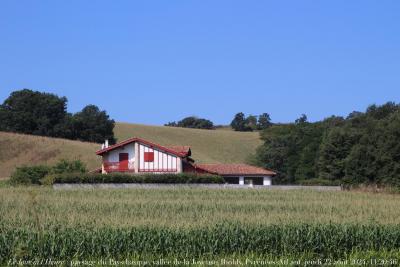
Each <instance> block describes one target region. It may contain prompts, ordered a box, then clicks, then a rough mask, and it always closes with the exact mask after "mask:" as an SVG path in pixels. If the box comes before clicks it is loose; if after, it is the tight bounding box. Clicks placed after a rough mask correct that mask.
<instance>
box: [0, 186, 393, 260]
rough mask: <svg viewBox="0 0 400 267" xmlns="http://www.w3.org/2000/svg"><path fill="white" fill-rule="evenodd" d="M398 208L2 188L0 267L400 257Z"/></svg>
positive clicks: (280, 198)
mask: <svg viewBox="0 0 400 267" xmlns="http://www.w3.org/2000/svg"><path fill="white" fill-rule="evenodd" d="M399 204H400V196H398V195H389V194H373V193H360V192H316V191H304V190H296V191H279V190H221V189H129V190H111V189H107V190H73V191H72V190H71V191H56V190H52V189H50V188H39V187H31V188H29V187H20V188H18V187H17V188H8V187H6V188H0V214H1V218H0V263H1V264H5V263H6V262H7V261H8V260H9V259H12V258H22V259H41V258H53V259H94V258H108V257H110V258H121V259H123V258H135V257H139V258H140V257H143V256H144V255H152V256H154V255H157V256H160V257H161V256H162V257H196V258H202V257H213V256H216V257H218V256H219V255H237V256H243V255H265V256H268V255H269V256H271V255H272V256H274V257H279V256H287V255H291V256H296V255H303V254H308V255H316V256H318V257H333V258H341V257H345V256H347V255H349V254H354V253H361V252H365V251H370V252H379V253H383V254H384V253H391V254H390V255H397V256H399V257H400V223H399V220H400V209H399V208H398V207H399ZM393 253H394V254H393ZM380 255H381V254H380Z"/></svg>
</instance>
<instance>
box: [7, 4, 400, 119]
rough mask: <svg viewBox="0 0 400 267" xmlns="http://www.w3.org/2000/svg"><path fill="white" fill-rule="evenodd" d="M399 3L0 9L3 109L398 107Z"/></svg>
mask: <svg viewBox="0 0 400 267" xmlns="http://www.w3.org/2000/svg"><path fill="white" fill-rule="evenodd" d="M399 14H400V1H388V0H385V1H366V0H363V1H338V0H335V1H333V0H332V1H322V0H321V1H314V0H313V1H261V0H260V1H252V0H250V1H244V0H242V1H222V0H218V1H200V0H198V1H188V0H181V1H161V0H160V1H133V0H132V1H121V0H119V1H30V0H29V1H28V0H21V1H14V0H12V1H7V0H6V1H5V0H2V1H1V2H0V101H1V102H2V101H3V100H4V99H5V98H6V97H7V96H8V95H9V94H10V92H12V91H13V90H16V89H22V88H30V89H35V90H39V91H47V92H52V93H56V94H58V95H60V96H66V97H67V98H68V100H69V105H68V109H69V111H70V112H76V111H79V110H80V109H82V108H83V107H84V106H85V105H86V104H96V105H98V106H99V107H100V108H101V109H105V110H107V112H108V113H109V114H110V115H111V117H112V118H114V119H115V120H117V121H126V122H136V123H145V124H163V123H165V122H168V121H172V120H179V119H181V118H183V117H184V116H188V115H197V116H200V117H205V118H208V119H211V120H212V121H214V122H215V123H216V124H228V123H229V122H230V121H231V119H232V118H233V116H234V114H235V113H237V112H239V111H242V112H244V113H246V114H260V113H263V112H268V113H270V114H271V117H272V119H273V121H275V122H289V121H294V120H295V119H296V118H297V117H299V115H300V114H302V113H305V114H307V115H308V117H309V119H310V120H312V121H315V120H320V119H323V118H324V117H327V116H330V115H332V114H336V115H347V114H348V113H349V112H351V111H353V110H365V108H366V107H367V106H368V105H369V104H372V103H377V104H382V103H384V102H386V101H389V100H391V101H395V102H400V16H399Z"/></svg>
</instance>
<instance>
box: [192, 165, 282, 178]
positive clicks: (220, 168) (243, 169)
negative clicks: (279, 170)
mask: <svg viewBox="0 0 400 267" xmlns="http://www.w3.org/2000/svg"><path fill="white" fill-rule="evenodd" d="M195 167H196V168H197V169H202V170H204V171H206V172H209V173H214V174H219V175H245V176H250V175H266V176H275V175H276V172H274V171H272V170H268V169H264V168H260V167H255V166H251V165H247V164H242V163H238V164H196V165H195Z"/></svg>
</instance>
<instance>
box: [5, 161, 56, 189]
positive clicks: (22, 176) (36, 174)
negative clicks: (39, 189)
mask: <svg viewBox="0 0 400 267" xmlns="http://www.w3.org/2000/svg"><path fill="white" fill-rule="evenodd" d="M50 172H51V167H49V166H42V165H38V166H23V167H17V169H16V170H15V171H14V172H13V173H12V174H11V178H10V182H11V184H40V180H41V179H43V178H44V177H45V176H46V175H47V174H49V173H50Z"/></svg>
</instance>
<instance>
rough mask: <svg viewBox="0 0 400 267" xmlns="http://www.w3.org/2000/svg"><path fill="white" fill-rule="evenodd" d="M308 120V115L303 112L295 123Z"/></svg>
mask: <svg viewBox="0 0 400 267" xmlns="http://www.w3.org/2000/svg"><path fill="white" fill-rule="evenodd" d="M306 122H307V115H306V114H301V116H300V118H298V119H296V120H295V121H294V123H296V124H300V123H306Z"/></svg>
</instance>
